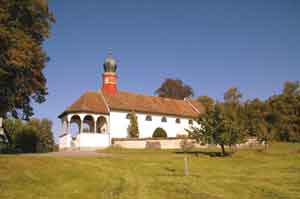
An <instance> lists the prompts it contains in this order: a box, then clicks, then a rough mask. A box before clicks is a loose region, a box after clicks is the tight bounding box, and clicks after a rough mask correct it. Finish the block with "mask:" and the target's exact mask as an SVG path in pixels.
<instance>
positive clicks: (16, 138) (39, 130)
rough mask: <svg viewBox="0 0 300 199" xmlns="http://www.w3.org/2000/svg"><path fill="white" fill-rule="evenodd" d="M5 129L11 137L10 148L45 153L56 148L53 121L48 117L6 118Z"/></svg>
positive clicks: (16, 150) (17, 150) (15, 150)
mask: <svg viewBox="0 0 300 199" xmlns="http://www.w3.org/2000/svg"><path fill="white" fill-rule="evenodd" d="M4 129H5V130H6V132H7V135H8V137H9V149H10V151H14V152H23V153H29V152H30V153H35V152H38V153H43V152H50V151H53V149H54V139H53V132H52V122H51V121H49V120H47V119H41V120H40V119H31V120H30V121H28V122H23V121H21V120H19V119H12V118H10V119H6V120H5V121H4Z"/></svg>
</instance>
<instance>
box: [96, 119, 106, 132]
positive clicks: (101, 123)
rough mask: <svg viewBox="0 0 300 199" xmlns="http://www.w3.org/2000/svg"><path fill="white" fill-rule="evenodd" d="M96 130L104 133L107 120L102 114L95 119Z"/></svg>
mask: <svg viewBox="0 0 300 199" xmlns="http://www.w3.org/2000/svg"><path fill="white" fill-rule="evenodd" d="M96 132H97V133H105V132H107V121H106V118H105V117H103V116H100V117H98V119H97V121H96Z"/></svg>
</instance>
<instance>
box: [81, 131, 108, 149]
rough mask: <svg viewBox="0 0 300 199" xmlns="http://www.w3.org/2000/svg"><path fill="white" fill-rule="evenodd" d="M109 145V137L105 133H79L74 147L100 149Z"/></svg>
mask: <svg viewBox="0 0 300 199" xmlns="http://www.w3.org/2000/svg"><path fill="white" fill-rule="evenodd" d="M109 145H110V140H109V135H108V134H106V133H80V134H78V135H77V137H76V146H75V147H80V148H101V147H107V146H109Z"/></svg>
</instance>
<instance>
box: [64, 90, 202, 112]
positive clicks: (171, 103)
mask: <svg viewBox="0 0 300 199" xmlns="http://www.w3.org/2000/svg"><path fill="white" fill-rule="evenodd" d="M108 107H109V109H111V110H119V111H128V112H129V111H136V112H144V113H152V114H159V115H174V116H181V117H197V116H198V115H199V114H201V113H203V111H204V107H203V106H202V104H201V103H199V102H198V101H196V100H189V101H185V100H176V99H169V98H163V97H157V96H147V95H142V94H136V93H131V92H125V91H118V92H117V93H116V94H115V95H110V94H108V93H105V92H102V91H98V92H86V93H84V94H83V95H82V96H81V97H80V98H79V99H78V100H76V101H75V102H74V103H73V104H72V105H71V106H69V107H68V108H67V109H66V110H65V111H64V112H63V113H62V114H61V115H60V116H59V117H62V116H63V115H64V114H66V113H71V112H92V113H103V114H108V113H109V110H108Z"/></svg>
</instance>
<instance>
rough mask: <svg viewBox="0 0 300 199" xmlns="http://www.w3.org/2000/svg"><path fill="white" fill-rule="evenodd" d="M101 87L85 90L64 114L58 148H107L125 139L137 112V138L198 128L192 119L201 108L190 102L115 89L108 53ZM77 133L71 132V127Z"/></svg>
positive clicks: (113, 68)
mask: <svg viewBox="0 0 300 199" xmlns="http://www.w3.org/2000/svg"><path fill="white" fill-rule="evenodd" d="M103 66H104V73H103V75H102V79H103V83H102V88H100V89H99V90H98V91H88V92H86V93H84V94H83V95H81V96H80V98H79V99H77V100H76V101H75V102H74V103H73V104H71V105H70V106H69V107H68V108H67V109H66V110H65V111H63V112H62V113H61V114H60V115H59V118H60V119H61V124H62V132H61V135H60V138H59V147H60V149H68V148H79V149H97V148H103V147H107V146H110V145H111V143H112V139H113V138H128V137H129V135H128V132H127V128H128V125H129V117H128V116H129V114H130V113H131V112H132V111H135V112H136V115H137V117H138V125H139V131H140V134H139V138H151V137H152V135H153V132H154V131H155V129H156V128H158V127H161V128H163V129H164V130H165V131H166V133H167V137H168V138H175V137H180V136H182V135H186V134H187V132H186V131H185V129H188V128H190V127H191V126H193V125H197V124H196V122H195V121H194V119H196V118H197V117H198V115H199V114H201V113H202V112H203V106H202V105H201V104H200V103H199V102H197V101H195V100H191V99H185V100H175V99H168V98H162V97H157V96H147V95H142V94H137V93H132V92H125V91H119V90H118V89H117V78H118V77H117V74H116V71H117V63H116V61H115V59H114V58H113V57H112V54H109V55H108V56H107V58H106V59H105V62H104V64H103ZM73 123H74V124H77V126H78V132H76V134H74V132H71V129H72V128H71V124H73Z"/></svg>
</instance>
